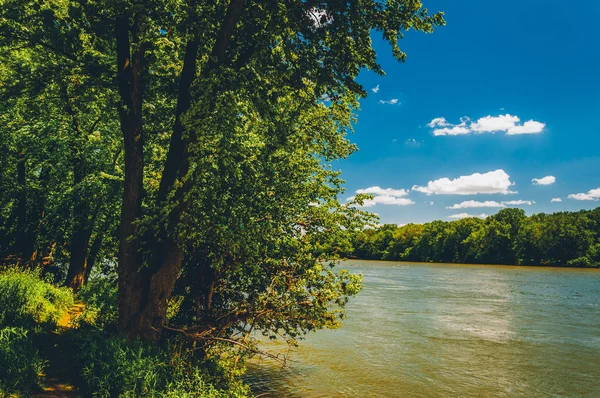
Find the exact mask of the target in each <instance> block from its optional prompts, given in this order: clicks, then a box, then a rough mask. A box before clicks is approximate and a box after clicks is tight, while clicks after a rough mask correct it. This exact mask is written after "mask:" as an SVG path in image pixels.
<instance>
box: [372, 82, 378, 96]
mask: <svg viewBox="0 0 600 398" xmlns="http://www.w3.org/2000/svg"><path fill="white" fill-rule="evenodd" d="M371 91H372V92H374V93H375V94H377V93H378V92H379V84H378V85H377V86H375V87H373V88H372V89H371Z"/></svg>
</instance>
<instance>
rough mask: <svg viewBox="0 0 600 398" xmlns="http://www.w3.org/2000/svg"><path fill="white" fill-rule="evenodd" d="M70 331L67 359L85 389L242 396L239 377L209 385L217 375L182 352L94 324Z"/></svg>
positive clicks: (111, 393) (98, 393) (92, 392)
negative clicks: (70, 350) (70, 353)
mask: <svg viewBox="0 0 600 398" xmlns="http://www.w3.org/2000/svg"><path fill="white" fill-rule="evenodd" d="M85 329H86V328H82V329H80V330H77V331H74V332H73V333H72V334H71V336H70V338H71V341H72V344H71V347H72V348H73V358H72V362H73V365H74V368H75V369H80V370H81V374H80V375H79V377H80V379H81V385H82V386H83V387H84V389H85V391H84V392H85V393H86V394H87V395H89V396H94V397H142V396H143V397H178V398H179V397H207V398H213V397H215V398H216V397H245V396H248V394H249V391H248V389H247V387H246V386H244V385H243V384H241V382H235V381H232V382H230V383H225V384H221V385H220V386H219V387H218V388H217V387H215V384H216V383H217V378H215V377H212V376H210V375H208V374H206V373H205V372H203V371H202V369H204V367H201V366H198V365H199V364H198V363H197V362H196V360H195V359H194V358H193V357H192V355H191V354H190V352H189V351H186V350H183V351H182V352H187V354H181V352H176V350H175V347H176V344H174V343H172V344H167V346H168V347H170V349H161V348H159V347H156V346H148V345H145V344H143V343H141V342H133V343H130V342H128V341H127V340H125V339H123V338H120V337H115V336H110V335H107V334H106V333H103V332H101V331H99V330H97V329H93V328H88V329H89V330H85Z"/></svg>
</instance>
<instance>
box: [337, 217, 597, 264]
mask: <svg viewBox="0 0 600 398" xmlns="http://www.w3.org/2000/svg"><path fill="white" fill-rule="evenodd" d="M347 240H350V241H352V245H353V249H352V250H351V251H349V252H347V255H351V256H356V257H358V258H363V259H377V260H406V261H435V262H450V263H483V264H520V265H559V266H584V267H598V266H600V207H598V208H596V209H594V210H589V211H587V210H581V211H578V212H560V213H553V214H543V213H542V214H536V215H533V216H530V217H527V216H526V215H525V212H524V211H523V210H520V209H502V210H500V211H499V212H498V213H497V214H495V215H493V216H490V217H488V218H486V219H485V220H482V219H479V218H465V219H462V220H458V221H451V222H444V221H433V222H430V223H425V224H408V225H404V226H401V227H398V226H397V225H394V224H386V225H383V226H381V227H380V228H377V229H366V230H362V231H359V232H356V233H351V234H349V237H347Z"/></svg>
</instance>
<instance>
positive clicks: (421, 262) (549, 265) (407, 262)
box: [342, 257, 600, 270]
mask: <svg viewBox="0 0 600 398" xmlns="http://www.w3.org/2000/svg"><path fill="white" fill-rule="evenodd" d="M342 261H363V262H364V261H374V262H375V261H383V262H390V263H406V264H423V265H427V264H436V265H444V264H446V265H489V266H493V267H494V266H498V267H517V268H521V267H538V268H539V267H547V268H575V269H576V268H582V269H599V270H600V264H597V265H590V266H584V265H564V264H563V265H561V264H493V263H453V262H443V261H439V262H437V261H408V260H387V259H368V258H358V257H347V258H344V259H342Z"/></svg>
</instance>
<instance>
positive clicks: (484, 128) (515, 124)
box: [427, 113, 546, 136]
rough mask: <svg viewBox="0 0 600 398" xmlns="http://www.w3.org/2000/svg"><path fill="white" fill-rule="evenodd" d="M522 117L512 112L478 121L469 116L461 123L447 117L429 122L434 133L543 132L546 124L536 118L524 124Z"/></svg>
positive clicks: (439, 134) (514, 133) (511, 133)
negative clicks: (473, 120) (449, 121)
mask: <svg viewBox="0 0 600 398" xmlns="http://www.w3.org/2000/svg"><path fill="white" fill-rule="evenodd" d="M520 121H521V119H519V117H518V116H513V115H510V114H508V113H507V114H506V115H499V116H491V115H488V116H485V117H482V118H479V119H478V120H477V121H476V122H471V120H470V119H469V118H467V117H463V118H461V123H460V124H451V123H448V121H447V120H446V118H444V117H438V118H435V119H433V120H432V121H431V122H429V123H428V124H427V126H429V127H431V128H432V129H434V130H433V135H435V136H441V135H465V134H469V133H493V132H496V131H501V132H504V133H506V135H517V134H538V133H541V132H542V131H543V130H544V128H545V127H546V125H545V124H544V123H541V122H537V121H535V120H529V121H527V122H525V123H524V124H519V123H520Z"/></svg>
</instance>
